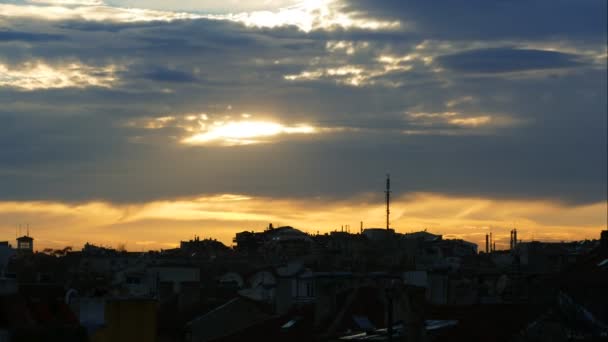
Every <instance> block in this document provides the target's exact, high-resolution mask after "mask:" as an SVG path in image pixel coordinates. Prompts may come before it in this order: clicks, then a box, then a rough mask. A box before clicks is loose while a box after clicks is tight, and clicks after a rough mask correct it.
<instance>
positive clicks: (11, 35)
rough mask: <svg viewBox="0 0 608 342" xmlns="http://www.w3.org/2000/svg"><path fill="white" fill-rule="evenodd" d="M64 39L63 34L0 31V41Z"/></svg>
mask: <svg viewBox="0 0 608 342" xmlns="http://www.w3.org/2000/svg"><path fill="white" fill-rule="evenodd" d="M64 39H66V37H65V36H63V35H58V34H47V33H37V32H21V31H0V42H12V41H24V42H48V41H57V40H64Z"/></svg>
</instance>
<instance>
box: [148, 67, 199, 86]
mask: <svg viewBox="0 0 608 342" xmlns="http://www.w3.org/2000/svg"><path fill="white" fill-rule="evenodd" d="M143 76H144V78H147V79H149V80H152V81H159V82H187V83H191V82H196V81H197V78H196V77H195V76H194V75H192V74H191V73H188V72H184V71H180V70H171V69H167V68H161V67H157V68H155V69H153V70H151V71H148V72H146V73H144V74H143Z"/></svg>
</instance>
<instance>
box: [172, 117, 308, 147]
mask: <svg viewBox="0 0 608 342" xmlns="http://www.w3.org/2000/svg"><path fill="white" fill-rule="evenodd" d="M316 131H317V130H316V129H315V128H314V127H312V126H309V125H306V124H299V125H295V126H285V125H282V124H280V123H276V122H269V121H231V122H216V123H214V124H213V125H211V126H209V127H208V129H207V130H206V131H205V132H202V133H197V134H195V135H193V136H190V137H188V138H186V139H184V140H182V142H183V143H185V144H189V145H215V144H218V145H222V146H238V145H251V144H258V143H263V142H268V139H269V138H270V137H274V136H278V135H286V134H312V133H315V132H316Z"/></svg>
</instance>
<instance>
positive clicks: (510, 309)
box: [0, 226, 608, 342]
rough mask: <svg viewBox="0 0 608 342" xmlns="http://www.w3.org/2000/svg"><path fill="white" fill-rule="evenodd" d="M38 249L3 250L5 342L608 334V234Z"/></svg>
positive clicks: (245, 236)
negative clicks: (500, 242)
mask: <svg viewBox="0 0 608 342" xmlns="http://www.w3.org/2000/svg"><path fill="white" fill-rule="evenodd" d="M512 237H513V235H512ZM22 240H23V239H22ZM24 242H30V243H32V242H33V240H32V241H30V240H28V241H21V240H20V241H18V244H17V247H18V248H16V249H15V248H13V247H12V246H11V244H9V243H8V242H0V341H1V342H5V341H99V342H102V341H112V342H120V341H144V342H147V341H158V342H161V341H192V342H202V341H349V340H351V341H360V340H369V341H513V342H517V341H595V340H602V339H604V340H605V339H606V338H608V297H607V295H606V293H607V289H608V233H607V232H606V231H604V232H602V233H601V239H600V240H593V241H579V242H566V243H544V242H521V241H518V240H517V238H515V240H512V241H511V247H512V248H511V249H510V250H505V251H497V250H495V248H491V247H490V244H488V246H487V252H486V250H484V252H481V253H479V252H478V251H477V245H475V244H472V243H470V242H467V241H463V240H451V239H444V238H443V237H442V236H440V235H435V234H431V233H429V232H426V231H420V232H416V233H409V234H400V233H396V232H395V231H393V230H392V229H386V228H377V229H374V228H372V229H360V230H359V231H358V232H357V233H350V232H349V229H341V230H340V231H334V232H331V233H327V234H316V235H311V234H307V233H304V232H302V231H300V230H298V229H295V228H293V227H277V228H274V227H272V226H269V227H268V229H266V230H264V231H263V232H251V231H244V232H242V233H238V234H237V235H236V236H235V239H234V243H235V245H234V247H232V248H229V247H227V246H225V245H223V244H222V243H220V242H218V241H216V240H210V239H200V238H198V237H195V238H194V239H192V240H190V241H184V242H182V243H181V244H180V247H179V248H176V249H171V250H163V251H160V252H158V251H156V252H146V253H140V252H137V253H136V252H127V251H117V250H114V249H110V248H104V247H99V246H95V245H91V244H86V245H85V246H84V248H83V249H82V250H80V251H72V250H71V249H69V248H66V249H63V250H45V251H43V252H37V253H34V252H33V248H32V250H31V251H28V250H27V248H26V247H28V246H26V245H24V244H23V243H24ZM30 247H33V245H30Z"/></svg>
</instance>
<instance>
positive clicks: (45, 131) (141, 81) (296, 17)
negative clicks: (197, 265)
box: [0, 0, 608, 250]
mask: <svg viewBox="0 0 608 342" xmlns="http://www.w3.org/2000/svg"><path fill="white" fill-rule="evenodd" d="M606 27H607V2H606V1H604V0H577V1H571V0H526V1H524V0H493V1H487V0H466V1H465V0H450V1H447V0H442V1H433V2H429V1H424V0H418V1H397V0H304V1H300V0H248V1H237V0H228V1H211V0H198V1H197V0H183V1H160V0H159V1H156V0H9V1H7V0H4V1H0V103H1V104H2V106H0V240H14V238H15V235H17V234H20V233H24V232H25V229H21V231H20V229H19V228H18V227H19V226H20V225H21V226H22V227H25V226H27V225H29V227H30V233H31V235H33V236H34V238H35V239H36V240H35V245H36V248H38V249H42V248H47V247H48V248H60V247H63V246H66V245H69V246H73V247H76V248H79V247H80V246H82V244H84V243H85V242H92V243H96V244H100V245H106V246H113V247H116V246H117V245H119V244H121V245H122V244H125V245H126V246H127V248H128V249H131V250H148V249H161V248H171V247H174V246H176V245H178V244H179V241H180V240H187V239H190V238H192V237H193V236H194V235H198V236H201V237H203V238H216V239H218V240H220V241H222V242H224V243H226V244H227V245H231V244H232V237H233V236H234V234H235V233H236V232H239V231H242V230H262V229H263V228H264V227H266V226H267V225H268V224H269V223H273V224H274V225H275V226H277V225H291V226H294V227H296V228H300V229H302V230H303V231H307V232H310V233H317V232H319V233H324V232H328V231H332V230H336V229H338V230H339V229H341V227H342V226H346V225H348V226H349V227H350V230H351V231H353V232H354V231H358V230H359V227H360V224H361V222H363V224H364V226H365V227H382V226H383V225H384V220H385V217H384V210H385V209H384V207H383V205H384V204H383V203H384V202H383V200H384V198H383V191H384V179H385V175H386V173H390V174H391V179H392V186H393V188H392V190H393V195H394V199H393V204H392V209H391V212H392V217H391V222H392V227H393V228H395V229H396V230H397V231H399V232H410V231H416V230H422V229H427V230H428V231H430V232H433V233H437V234H443V235H444V236H445V237H448V238H463V239H466V240H469V241H473V242H476V243H479V244H480V245H481V243H482V241H483V240H484V236H485V234H486V233H488V232H493V233H494V235H495V236H496V237H497V247H498V248H499V249H500V248H506V247H508V236H509V230H510V229H512V228H513V227H517V228H518V232H519V234H518V236H519V237H520V238H521V239H524V240H532V239H536V240H546V241H562V240H573V239H586V238H597V237H598V236H599V232H600V230H602V229H606V225H607V210H608V207H607V198H608V195H607V188H608V184H607V179H606V178H607V172H608V170H607V157H606V155H607V129H608V126H607V117H608V113H607V106H608V104H607V91H608V89H607V59H608V55H607V51H608V48H607V43H606V41H607V36H608V35H607V31H606V30H607V29H606Z"/></svg>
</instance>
